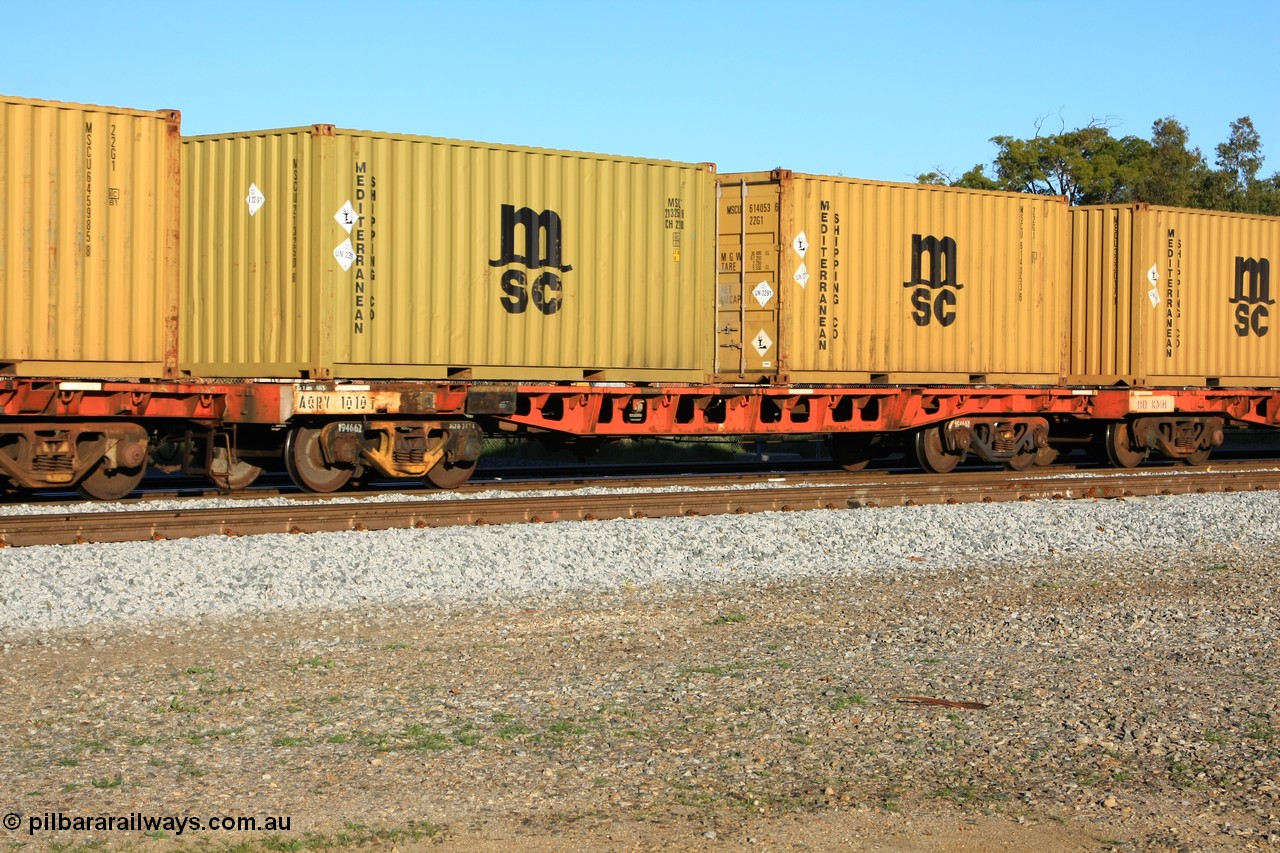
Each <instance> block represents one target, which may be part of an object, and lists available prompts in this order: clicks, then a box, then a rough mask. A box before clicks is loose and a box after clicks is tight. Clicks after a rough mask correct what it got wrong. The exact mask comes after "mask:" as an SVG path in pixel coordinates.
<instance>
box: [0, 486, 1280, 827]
mask: <svg viewBox="0 0 1280 853" xmlns="http://www.w3.org/2000/svg"><path fill="white" fill-rule="evenodd" d="M1278 502H1280V496H1275V495H1271V494H1247V495H1244V494H1240V495H1206V496H1192V497H1165V498H1142V499H1130V500H1125V501H1101V502H1086V501H1075V502H1069V503H1068V502H1047V503H1035V504H1017V505H1010V504H1003V505H970V506H961V507H916V508H902V509H877V510H858V511H832V512H816V513H793V514H767V515H755V516H749V517H722V518H705V519H673V520H647V521H619V522H597V523H591V524H574V525H569V524H563V525H526V526H513V527H493V528H483V529H443V530H422V531H394V532H386V533H376V534H375V533H365V534H317V535H312V536H302V537H255V538H245V539H201V540H188V541H179V542H161V543H146V544H143V545H127V546H125V545H120V546H117V545H86V546H75V547H63V548H24V549H6V550H5V551H3V552H0V570H2V571H4V572H5V574H6V577H7V579H8V582H7V583H6V585H5V590H4V593H3V601H0V627H2V630H3V637H4V644H3V653H2V656H0V684H3V691H0V755H2V756H3V758H4V760H3V761H2V762H0V792H4V796H5V802H3V803H0V806H4V807H5V809H4V811H6V812H13V813H14V814H18V815H22V816H23V817H22V818H21V820H22V821H23V823H22V827H23V828H22V829H20V830H19V831H17V832H12V833H6V832H0V835H8V836H9V837H7V838H5V841H7V842H12V843H13V844H15V845H17V844H25V845H29V849H43V848H44V847H46V846H48V845H49V844H50V842H51V841H53V840H55V839H56V840H57V841H59V842H70V843H88V842H93V843H96V842H97V841H105V842H107V843H108V844H109V845H110V846H113V847H122V846H123V847H131V846H136V847H137V848H138V849H146V850H150V849H156V850H160V849H170V848H178V849H197V850H198V849H206V848H208V849H224V848H225V849H231V848H230V847H229V846H228V845H231V844H238V843H240V841H241V840H242V838H243V836H241V835H239V834H236V833H214V832H209V831H203V832H194V831H188V832H186V833H185V834H184V835H183V836H176V835H175V834H174V832H172V831H170V832H169V833H168V834H167V836H166V837H164V838H147V837H144V836H142V835H141V834H140V833H136V832H80V833H76V832H68V833H62V834H59V835H56V836H53V835H34V836H27V835H25V834H24V833H25V827H26V826H27V824H26V823H25V821H26V820H27V817H28V816H32V815H42V814H44V813H45V812H62V813H65V814H126V813H129V812H135V811H136V812H144V813H147V814H152V815H163V814H170V815H172V814H184V815H214V814H243V815H258V816H266V815H289V816H291V817H292V825H291V827H290V830H289V832H287V833H283V834H280V835H276V836H270V835H268V836H266V837H265V838H264V839H262V840H259V842H257V844H258V845H259V849H305V848H303V847H300V846H292V847H290V846H289V845H290V844H295V845H300V844H302V843H303V842H304V840H305V842H306V844H308V845H310V847H311V848H321V847H324V846H328V847H332V848H339V849H341V848H345V847H355V846H357V845H360V844H365V843H371V844H374V845H376V846H377V848H378V849H391V848H392V847H395V848H397V849H400V850H412V849H418V848H422V849H428V848H429V849H433V850H434V849H451V850H452V849H457V850H472V849H493V850H498V849H503V850H511V849H548V848H555V849H565V850H573V849H582V850H588V849H601V848H605V849H656V848H657V847H676V848H686V849H703V848H705V849H738V848H740V847H743V846H749V845H753V844H754V845H756V846H759V847H761V848H762V849H830V848H832V847H836V846H842V845H843V846H849V847H852V848H853V849H875V850H986V849H1010V850H1014V849H1062V850H1100V849H1112V850H1204V849H1221V850H1237V849H1249V848H1257V849H1276V850H1280V785H1278V783H1277V779H1278V777H1280V707H1277V704H1278V700H1277V687H1276V684H1277V679H1280V639H1278V636H1280V620H1278V619H1277V616H1276V613H1275V602H1276V594H1277V593H1276V589H1277V580H1278V579H1280V569H1277V567H1276V565H1275V561H1274V557H1273V555H1274V551H1275V544H1276V542H1277V541H1280V535H1278V534H1280V530H1278V529H1277V528H1280V511H1277V510H1280V506H1277V503H1278ZM921 696H923V697H929V698H934V699H942V700H948V701H956V702H973V703H979V704H981V705H985V706H987V707H985V708H967V707H955V706H939V705H927V704H926V705H920V704H912V703H907V702H903V701H901V700H902V699H903V698H905V697H921ZM308 833H310V835H308ZM231 839H234V841H233V840H231ZM237 849H239V848H237Z"/></svg>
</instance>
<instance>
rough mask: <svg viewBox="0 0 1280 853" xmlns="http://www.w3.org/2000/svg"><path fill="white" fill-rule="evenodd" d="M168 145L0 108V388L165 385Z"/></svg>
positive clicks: (80, 115)
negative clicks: (3, 381) (35, 383)
mask: <svg viewBox="0 0 1280 853" xmlns="http://www.w3.org/2000/svg"><path fill="white" fill-rule="evenodd" d="M179 133H180V131H179V114H178V113H177V112H176V111H172V110H163V111H159V112H142V111H138V110H126V109H117V108H115V107H96V106H85V105H82V104H67V103H59V102H56V101H37V100H29V99H22V98H10V97H4V96H0V300H2V301H0V305H3V306H4V307H3V310H2V311H0V375H3V374H8V375H16V376H59V377H63V376H66V377H90V378H101V379H112V378H119V379H129V378H162V377H172V376H174V375H176V365H177V325H176V324H177V311H178V224H179V200H178V194H179V190H180V185H179V178H178V164H179V158H180V154H179V147H180V141H179Z"/></svg>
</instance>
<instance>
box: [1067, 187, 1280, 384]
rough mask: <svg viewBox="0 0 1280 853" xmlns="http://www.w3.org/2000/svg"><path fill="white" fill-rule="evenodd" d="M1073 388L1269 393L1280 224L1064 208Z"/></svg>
mask: <svg viewBox="0 0 1280 853" xmlns="http://www.w3.org/2000/svg"><path fill="white" fill-rule="evenodd" d="M1071 227H1072V265H1071V286H1072V310H1071V328H1072V349H1071V378H1072V380H1073V381H1074V382H1078V383H1087V384H1099V385H1110V384H1115V383H1121V382H1123V383H1126V384H1132V385H1163V386H1180V385H1196V386H1199V385H1210V386H1214V385H1221V386H1274V385H1276V383H1277V378H1276V377H1278V376H1280V331H1276V330H1274V329H1272V326H1273V324H1274V323H1275V321H1276V318H1277V315H1278V313H1280V312H1277V310H1276V308H1275V297H1274V294H1273V293H1272V291H1271V268H1272V265H1273V263H1275V262H1276V261H1280V218H1277V217H1271V216H1249V215H1245V214H1235V213H1222V212H1217V211H1207V210H1187V209H1182V208H1173V207H1154V206H1148V205H1106V206H1091V207H1078V208H1073V209H1072V211H1071Z"/></svg>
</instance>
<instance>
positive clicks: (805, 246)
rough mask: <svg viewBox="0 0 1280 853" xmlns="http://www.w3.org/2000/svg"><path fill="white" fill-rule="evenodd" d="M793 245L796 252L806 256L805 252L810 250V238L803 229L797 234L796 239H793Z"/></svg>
mask: <svg viewBox="0 0 1280 853" xmlns="http://www.w3.org/2000/svg"><path fill="white" fill-rule="evenodd" d="M791 247H792V248H793V249H795V250H796V254H797V255H799V256H800V257H802V258H803V257H804V253H805V252H807V251H809V238H808V237H807V236H805V233H804V232H803V231H801V232H800V233H799V234H797V235H796V239H794V240H792V241H791Z"/></svg>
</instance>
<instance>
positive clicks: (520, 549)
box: [0, 492, 1280, 634]
mask: <svg viewBox="0 0 1280 853" xmlns="http://www.w3.org/2000/svg"><path fill="white" fill-rule="evenodd" d="M388 499H390V498H388ZM1277 541H1280V493H1276V492H1265V493H1248V494H1244V493H1237V494H1210V495H1181V496H1169V497H1145V498H1130V499H1126V500H1110V501H1086V500H1078V501H1032V502H1025V503H1002V504H969V505H961V506H924V507H890V508H881V509H860V510H827V511H813V512H795V513H760V514H755V515H745V516H738V515H732V516H730V515H724V516H708V517H702V518H672V519H645V520H633V521H598V522H589V523H562V524H521V525H495V526H490V527H481V528H474V527H456V528H436V529H424V530H393V531H380V532H363V533H316V534H310V535H305V536H290V535H270V536H253V537H236V538H228V537H204V538H199V539H187V540H173V541H164V542H141V543H126V544H97V545H74V546H41V547H30V548H7V549H3V550H0V573H3V576H4V578H5V584H4V587H3V590H2V591H0V632H3V633H5V634H13V633H15V632H26V631H31V630H48V629H60V628H68V627H77V626H91V627H93V626H96V627H111V626H119V625H120V624H121V623H130V622H140V621H146V620H155V619H166V620H167V619H187V618H193V617H203V616H219V615H230V614H237V613H259V612H267V611H284V610H293V609H313V608H346V607H352V606H359V605H367V604H393V603H408V602H430V603H432V604H435V605H439V606H442V607H451V606H463V605H471V604H489V603H504V602H511V603H515V602H521V601H524V602H526V603H527V602H528V601H529V600H530V599H536V598H539V597H552V598H557V597H563V596H568V595H572V594H575V593H583V592H598V591H609V590H617V589H622V588H626V587H629V586H657V587H661V588H666V589H690V588H697V587H698V586H699V585H700V584H711V583H723V582H726V581H751V582H773V581H785V580H792V579H799V578H822V577H837V576H839V577H851V576H852V577H856V576H859V575H863V576H868V575H872V574H880V573H895V572H896V573H909V572H919V571H922V570H927V571H934V570H946V569H948V568H967V567H972V566H975V565H981V566H989V567H998V566H1000V565H1008V564H1010V563H1014V562H1020V561H1037V562H1043V561H1044V560H1047V559H1050V560H1051V559H1055V557H1056V556H1059V555H1060V556H1070V557H1080V556H1098V557H1106V558H1108V559H1111V558H1114V559H1115V560H1117V561H1132V560H1144V561H1148V562H1150V563H1152V564H1157V563H1160V562H1164V561H1167V560H1170V559H1176V558H1177V557H1178V556H1179V555H1181V554H1185V553H1187V552H1196V551H1215V550H1220V549H1223V548H1228V549H1267V550H1270V549H1273V548H1274V546H1275V543H1276V542H1277Z"/></svg>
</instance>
